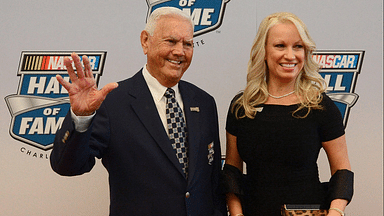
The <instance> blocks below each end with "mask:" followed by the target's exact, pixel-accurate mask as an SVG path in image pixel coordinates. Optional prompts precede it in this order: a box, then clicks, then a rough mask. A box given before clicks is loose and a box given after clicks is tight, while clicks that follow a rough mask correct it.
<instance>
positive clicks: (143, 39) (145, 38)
mask: <svg viewBox="0 0 384 216" xmlns="http://www.w3.org/2000/svg"><path fill="white" fill-rule="evenodd" d="M140 42H141V47H142V48H143V52H144V55H147V52H148V43H149V33H148V32H147V31H145V30H143V31H142V32H141V34H140Z"/></svg>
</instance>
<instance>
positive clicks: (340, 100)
mask: <svg viewBox="0 0 384 216" xmlns="http://www.w3.org/2000/svg"><path fill="white" fill-rule="evenodd" d="M312 57H313V59H314V60H315V61H316V62H317V63H318V64H319V65H320V67H321V69H320V71H319V72H320V75H321V76H322V77H323V78H324V79H325V82H326V84H327V90H326V92H327V95H328V96H329V97H330V98H331V99H332V100H333V101H334V103H335V104H336V106H337V107H338V108H339V110H340V112H341V114H342V116H343V123H344V126H346V125H347V121H348V116H349V111H350V109H351V107H352V106H353V105H355V103H356V101H357V99H358V98H359V95H358V94H356V93H355V86H356V81H357V75H358V74H359V73H360V71H361V66H362V63H363V58H364V51H317V52H314V54H313V56H312Z"/></svg>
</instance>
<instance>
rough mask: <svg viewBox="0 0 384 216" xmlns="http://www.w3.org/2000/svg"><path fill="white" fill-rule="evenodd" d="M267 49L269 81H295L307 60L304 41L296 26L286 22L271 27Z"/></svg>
mask: <svg viewBox="0 0 384 216" xmlns="http://www.w3.org/2000/svg"><path fill="white" fill-rule="evenodd" d="M265 51H266V54H265V60H266V62H267V65H268V79H269V82H283V83H289V82H295V80H296V78H297V76H298V75H299V73H300V71H301V70H302V69H303V66H304V60H305V49H304V43H303V41H302V39H301V37H300V34H299V32H298V30H297V28H296V26H295V25H294V24H293V23H291V22H286V23H278V24H276V25H274V26H273V27H272V28H270V29H269V32H268V36H267V42H266V46H265Z"/></svg>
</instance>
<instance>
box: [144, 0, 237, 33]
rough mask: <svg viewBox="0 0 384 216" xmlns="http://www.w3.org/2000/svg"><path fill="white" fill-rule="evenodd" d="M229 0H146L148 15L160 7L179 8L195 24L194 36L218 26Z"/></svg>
mask: <svg viewBox="0 0 384 216" xmlns="http://www.w3.org/2000/svg"><path fill="white" fill-rule="evenodd" d="M229 1H230V0H209V1H207V0H147V4H148V15H147V19H148V17H149V16H150V14H151V13H152V12H153V11H154V10H155V9H157V8H160V7H165V6H167V7H176V8H180V9H181V10H183V11H184V12H186V13H187V14H188V15H190V16H191V18H192V19H193V22H194V24H195V31H194V36H198V35H201V34H205V33H207V32H210V31H213V30H215V29H217V28H219V27H220V25H221V23H222V20H223V16H224V10H225V6H226V4H227V3H228V2H229Z"/></svg>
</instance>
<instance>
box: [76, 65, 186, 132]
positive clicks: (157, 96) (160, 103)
mask: <svg viewBox="0 0 384 216" xmlns="http://www.w3.org/2000/svg"><path fill="white" fill-rule="evenodd" d="M142 73H143V76H144V80H145V82H146V83H147V85H148V88H149V91H150V92H151V95H152V98H153V101H154V103H155V105H156V108H157V112H158V113H159V116H160V119H161V122H162V123H163V126H164V129H165V131H166V132H167V134H168V130H167V117H166V114H165V112H166V111H165V106H166V97H165V96H164V94H165V91H166V90H167V87H165V86H163V85H161V84H160V83H159V81H158V80H157V79H156V78H155V77H153V76H152V75H151V74H150V73H149V71H148V70H147V65H144V67H143V72H142ZM172 89H173V90H174V91H175V98H176V101H177V103H178V104H179V106H180V107H181V109H182V110H184V104H183V100H182V98H181V94H180V91H179V84H176V85H175V86H173V87H172ZM183 115H184V111H183ZM94 116H95V114H93V115H91V116H76V115H75V114H74V113H73V112H72V109H71V117H72V120H73V122H74V124H75V129H76V131H78V132H85V131H87V130H88V127H89V124H90V123H91V121H92V118H93V117H94ZM184 121H185V122H186V119H185V115H184Z"/></svg>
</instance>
